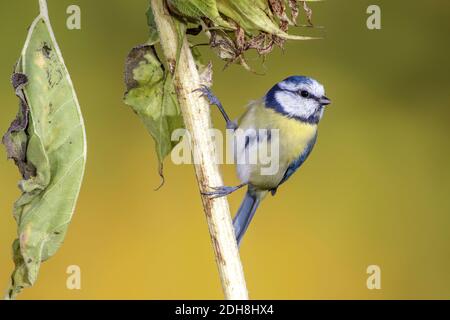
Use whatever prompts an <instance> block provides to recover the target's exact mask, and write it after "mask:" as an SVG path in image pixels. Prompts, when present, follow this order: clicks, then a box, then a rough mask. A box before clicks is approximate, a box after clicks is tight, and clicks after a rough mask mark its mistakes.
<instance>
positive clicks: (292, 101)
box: [275, 91, 317, 119]
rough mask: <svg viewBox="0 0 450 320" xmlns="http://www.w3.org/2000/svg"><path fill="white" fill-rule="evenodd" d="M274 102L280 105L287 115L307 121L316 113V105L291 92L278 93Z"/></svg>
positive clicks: (314, 102)
mask: <svg viewBox="0 0 450 320" xmlns="http://www.w3.org/2000/svg"><path fill="white" fill-rule="evenodd" d="M275 100H276V101H277V102H278V103H279V104H280V105H281V107H282V108H283V111H284V112H286V113H287V114H289V115H291V116H293V117H298V118H304V119H307V118H309V117H310V116H312V115H313V114H314V113H315V112H316V107H317V103H316V101H314V100H312V99H302V98H301V97H300V96H298V95H297V94H295V93H293V92H287V91H278V92H276V93H275Z"/></svg>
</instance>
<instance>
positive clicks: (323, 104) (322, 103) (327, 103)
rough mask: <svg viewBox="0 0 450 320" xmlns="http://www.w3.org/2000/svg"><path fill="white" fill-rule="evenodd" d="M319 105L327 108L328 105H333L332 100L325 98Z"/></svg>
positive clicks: (321, 99) (320, 100)
mask: <svg viewBox="0 0 450 320" xmlns="http://www.w3.org/2000/svg"><path fill="white" fill-rule="evenodd" d="M319 103H320V104H321V105H322V106H327V105H329V104H330V103H331V100H330V99H328V98H327V97H325V96H323V97H322V98H320V99H319Z"/></svg>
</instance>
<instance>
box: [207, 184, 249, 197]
mask: <svg viewBox="0 0 450 320" xmlns="http://www.w3.org/2000/svg"><path fill="white" fill-rule="evenodd" d="M246 185H247V183H242V184H240V185H238V186H234V187H227V186H221V187H211V189H213V190H214V191H210V192H202V194H203V195H204V196H211V198H213V199H215V198H221V197H225V196H227V195H229V194H231V193H233V192H235V191H236V190H239V189H240V188H242V187H244V186H246Z"/></svg>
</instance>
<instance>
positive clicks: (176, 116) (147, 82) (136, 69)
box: [124, 45, 184, 182]
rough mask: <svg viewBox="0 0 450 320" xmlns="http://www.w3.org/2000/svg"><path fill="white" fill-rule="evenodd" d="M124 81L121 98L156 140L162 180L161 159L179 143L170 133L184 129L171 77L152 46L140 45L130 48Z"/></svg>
mask: <svg viewBox="0 0 450 320" xmlns="http://www.w3.org/2000/svg"><path fill="white" fill-rule="evenodd" d="M125 84H126V86H127V92H126V93H125V98H124V101H125V103H126V104H127V105H129V106H130V107H131V108H132V109H133V111H134V112H135V113H136V114H137V115H138V116H139V118H140V119H141V120H142V122H143V123H144V125H145V127H146V128H147V130H148V131H149V133H150V134H151V136H152V137H153V139H154V140H155V145H156V154H157V157H158V161H159V164H160V168H159V173H160V175H161V177H162V178H163V182H164V176H163V172H162V168H163V161H164V158H165V157H166V156H167V155H168V154H169V153H170V152H171V151H172V149H173V148H174V147H175V146H176V145H177V143H178V142H177V141H172V139H171V135H172V132H173V131H174V130H175V129H179V128H184V123H183V117H182V115H181V111H180V107H179V105H178V99H177V96H176V93H175V88H174V86H173V83H172V78H171V76H170V74H169V72H167V71H165V70H164V69H163V66H162V64H161V62H160V61H159V60H158V57H157V56H156V53H155V49H154V48H153V47H152V46H149V45H143V46H139V47H136V48H134V49H132V50H131V52H130V53H129V55H128V57H127V62H126V71H125Z"/></svg>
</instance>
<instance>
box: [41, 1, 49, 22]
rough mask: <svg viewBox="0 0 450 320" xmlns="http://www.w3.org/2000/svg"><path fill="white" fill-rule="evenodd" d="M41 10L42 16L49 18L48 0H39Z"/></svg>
mask: <svg viewBox="0 0 450 320" xmlns="http://www.w3.org/2000/svg"><path fill="white" fill-rule="evenodd" d="M39 11H40V13H41V16H42V17H44V18H45V19H47V20H49V18H48V8H47V1H46V0H39Z"/></svg>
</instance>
